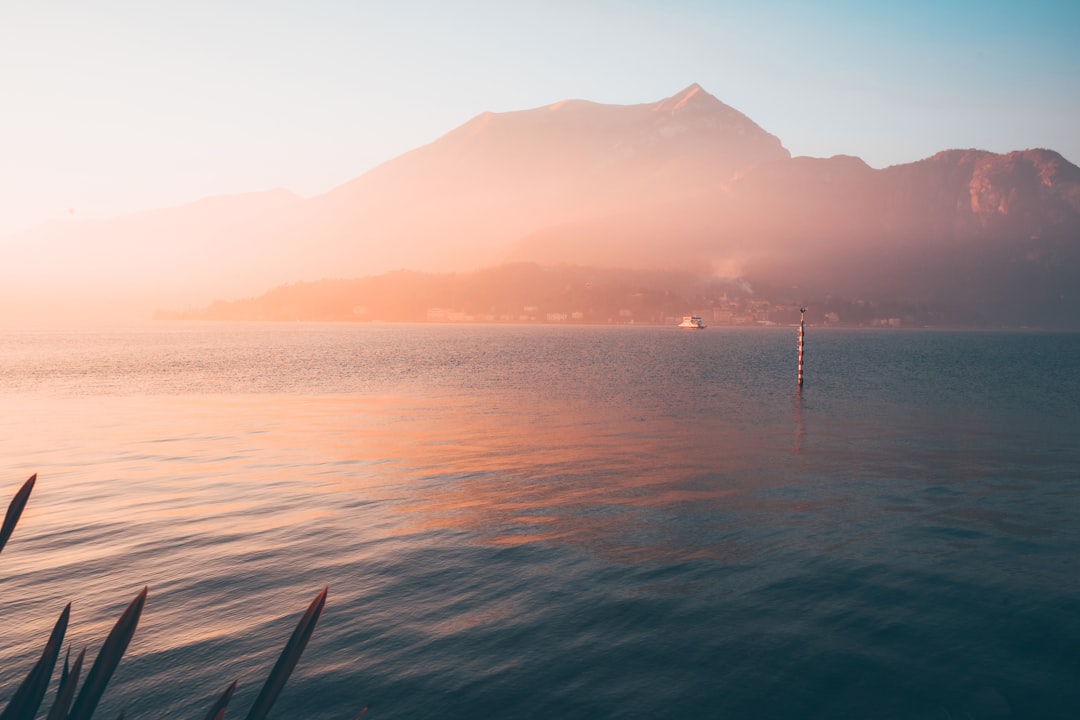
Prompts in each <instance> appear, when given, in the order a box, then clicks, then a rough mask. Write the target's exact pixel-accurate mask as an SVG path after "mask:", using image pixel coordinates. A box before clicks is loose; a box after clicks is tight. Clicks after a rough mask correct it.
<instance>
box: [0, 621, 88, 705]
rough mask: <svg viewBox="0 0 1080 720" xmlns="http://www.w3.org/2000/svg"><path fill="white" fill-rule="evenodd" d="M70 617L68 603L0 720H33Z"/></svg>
mask: <svg viewBox="0 0 1080 720" xmlns="http://www.w3.org/2000/svg"><path fill="white" fill-rule="evenodd" d="M70 617H71V603H68V604H67V607H65V608H64V611H63V612H61V613H60V617H59V618H57V620H56V624H55V625H53V629H52V633H50V634H49V640H48V642H46V643H45V649H44V650H42V652H41V657H40V658H39V659H38V661H37V663H35V664H34V667H33V669H32V670H31V671H30V674H29V675H27V676H26V679H25V680H23V682H22V685H20V686H19V689H18V690H16V691H15V695H13V696H12V698H11V702H9V703H8V706H7V707H6V708H5V709H4V712H3V713H2V714H0V720H33V718H34V716H35V715H36V714H37V711H38V707H39V706H40V705H41V701H42V700H43V699H44V698H45V691H46V690H47V689H48V687H49V680H50V679H51V678H52V674H53V668H55V667H56V659H57V658H58V657H60V646H61V645H63V644H64V633H65V632H67V626H68V619H69V618H70Z"/></svg>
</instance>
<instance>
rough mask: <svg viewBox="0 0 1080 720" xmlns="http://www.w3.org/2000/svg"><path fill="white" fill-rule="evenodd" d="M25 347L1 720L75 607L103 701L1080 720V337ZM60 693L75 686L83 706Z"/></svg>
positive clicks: (86, 341)
mask: <svg viewBox="0 0 1080 720" xmlns="http://www.w3.org/2000/svg"><path fill="white" fill-rule="evenodd" d="M795 350H796V330H795V329H793V328H776V329H744V330H737V329H724V328H709V329H708V330H705V331H703V332H686V331H678V330H676V329H675V328H656V327H652V328H631V327H597V328H581V327H502V326H489V327H483V326H424V325H415V326H389V325H385V326H378V325H376V326H356V325H315V324H313V325H280V326H277V325H255V324H252V325H224V324H222V325H186V324H175V325H174V324H154V325H146V326H137V327H129V328H114V329H109V330H94V331H82V332H62V331H41V332H29V331H25V330H21V331H15V330H8V331H2V330H0V501H2V503H3V504H4V505H6V503H7V501H8V499H9V498H10V497H11V496H12V495H13V494H14V492H15V490H16V489H17V488H18V486H19V484H20V483H21V482H22V481H23V480H24V479H25V478H26V477H28V476H29V475H30V474H31V473H33V472H37V473H39V480H38V484H37V487H36V488H35V490H34V493H33V495H32V497H31V499H30V503H29V506H28V508H27V511H26V512H25V514H24V515H23V518H22V520H21V522H20V524H19V527H18V528H17V529H16V531H15V534H14V536H13V538H12V540H11V541H10V542H9V543H8V545H7V547H6V548H5V549H4V551H3V553H2V555H0V604H2V607H3V617H4V619H5V622H4V627H5V630H4V632H5V639H6V642H5V643H3V644H2V646H0V702H6V700H7V698H8V697H10V695H11V693H12V692H13V691H14V687H15V685H16V683H17V682H18V680H19V679H20V678H21V677H22V676H23V675H25V673H26V672H27V671H28V670H29V668H30V666H31V665H32V664H33V662H34V660H35V659H36V657H37V655H38V654H39V653H40V649H41V646H42V645H43V643H44V640H45V638H46V637H47V636H48V632H49V629H50V628H51V626H52V623H53V622H54V621H55V619H56V616H57V615H58V614H59V612H60V610H61V609H62V608H63V606H64V604H65V603H66V602H67V601H69V600H71V601H73V603H74V606H73V615H72V624H71V628H70V629H69V633H68V638H69V642H70V644H71V647H72V648H73V650H74V652H78V650H79V649H81V648H82V647H88V648H89V649H90V653H91V654H93V653H96V652H97V649H98V648H99V647H100V645H101V642H102V641H103V639H104V636H105V635H106V634H107V632H108V629H109V627H111V625H112V623H113V622H114V621H115V619H116V617H117V616H119V614H120V612H121V611H122V609H123V608H124V606H126V604H127V603H128V602H129V601H130V600H131V599H132V598H133V597H134V596H135V594H136V593H137V592H138V591H139V590H140V589H141V588H142V587H143V586H144V585H147V586H149V588H150V591H149V600H148V603H147V606H146V610H145V612H144V614H143V617H142V621H141V623H140V625H139V628H138V631H137V633H136V635H135V638H134V640H133V641H132V644H131V646H130V649H129V650H128V654H127V655H126V656H125V659H124V661H123V663H122V664H121V666H120V669H119V671H118V672H117V675H116V676H115V678H114V680H113V683H112V684H111V685H110V688H109V690H108V692H107V693H106V695H105V698H104V701H103V703H102V706H101V712H100V714H101V716H102V717H115V716H116V715H117V714H118V713H119V711H120V709H124V710H125V711H126V716H127V717H128V718H165V717H169V718H172V717H177V718H179V717H188V718H201V717H202V716H203V715H205V713H206V710H207V709H208V707H209V705H210V703H211V701H212V698H213V697H215V696H216V695H217V694H219V693H220V692H221V691H222V690H223V689H224V688H225V686H226V685H227V684H228V683H229V682H231V681H232V680H233V679H238V680H239V682H240V686H239V690H238V691H237V695H236V697H235V698H234V700H233V703H232V705H231V707H232V711H231V712H230V717H231V716H232V715H236V716H237V717H242V715H243V714H244V713H246V712H247V709H248V707H249V705H250V703H251V700H252V699H253V697H254V694H255V693H256V692H257V691H258V689H259V687H260V686H261V684H262V682H263V680H264V679H265V677H266V675H267V674H268V673H269V670H270V668H271V666H272V665H273V663H274V660H275V659H276V656H277V654H278V652H279V651H280V649H281V647H282V646H283V645H284V643H285V641H286V640H287V639H288V636H289V634H290V633H291V632H292V629H293V627H294V625H295V623H296V621H297V619H298V618H299V616H300V614H301V613H302V612H303V610H304V608H305V607H306V606H307V604H308V603H309V602H310V601H311V599H312V598H313V597H314V596H315V595H316V594H317V593H318V592H319V590H321V589H322V588H323V587H324V586H329V600H328V603H327V606H326V610H325V612H324V614H323V616H322V619H321V620H320V622H319V625H318V628H317V630H316V631H315V635H314V636H313V638H312V640H311V643H310V644H309V646H308V649H307V651H306V653H305V655H304V657H303V659H302V660H301V662H300V665H299V666H298V668H297V671H296V673H295V674H294V675H293V677H292V679H291V680H290V681H289V684H288V685H287V686H286V688H285V691H284V693H283V694H282V696H281V698H280V699H279V701H278V703H277V705H276V706H275V712H274V713H273V717H279V718H297V717H302V718H339V719H345V720H348V719H349V718H352V717H353V716H354V715H355V714H356V713H357V712H358V711H359V710H360V709H361V708H362V707H364V706H369V707H370V710H369V711H368V713H367V714H366V715H365V716H364V717H365V720H367V718H424V717H446V718H459V717H460V718H475V719H479V718H534V717H536V718H538V717H548V718H556V717H557V718H637V717H641V718H646V717H647V718H843V717H852V718H919V719H922V718H941V719H942V720H949V719H950V718H955V719H957V720H959V719H960V718H1002V717H1017V718H1076V717H1078V716H1080V689H1078V688H1080V683H1078V682H1077V680H1078V679H1080V335H1075V334H1073V335H1067V334H1066V335H1059V334H1040V333H989V332H985V333H983V332H980V333H976V332H965V333H949V332H931V331H895V330H894V331H851V330H848V331H844V330H828V329H817V328H810V329H809V330H808V341H807V362H806V377H807V380H806V386H805V387H804V389H803V390H802V392H801V393H798V392H796V388H795ZM50 697H51V695H50Z"/></svg>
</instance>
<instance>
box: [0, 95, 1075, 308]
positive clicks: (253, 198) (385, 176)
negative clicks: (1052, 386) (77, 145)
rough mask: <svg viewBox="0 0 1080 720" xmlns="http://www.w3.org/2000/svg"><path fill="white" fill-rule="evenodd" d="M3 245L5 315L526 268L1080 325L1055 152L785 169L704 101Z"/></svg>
mask: <svg viewBox="0 0 1080 720" xmlns="http://www.w3.org/2000/svg"><path fill="white" fill-rule="evenodd" d="M4 248H5V249H4V250H3V252H4V254H5V257H4V258H3V263H2V264H0V265H2V266H0V281H2V282H3V290H0V316H12V315H15V314H24V313H26V312H32V309H33V308H34V307H42V308H45V307H47V306H49V305H51V306H53V307H54V308H55V309H57V310H61V311H64V312H72V313H74V312H76V310H81V311H83V312H86V313H100V312H105V311H110V312H111V311H115V310H116V309H117V308H120V307H124V306H126V307H127V308H129V310H130V309H131V308H138V309H139V311H140V312H141V314H142V315H143V316H146V315H148V314H149V313H150V312H152V311H153V309H154V308H155V307H171V308H183V307H185V306H205V305H207V304H209V303H210V302H211V301H212V300H215V299H236V298H242V297H253V296H257V295H259V294H260V293H263V292H265V291H267V290H268V289H269V288H272V287H276V286H280V285H282V284H284V283H293V282H300V281H307V282H310V281H317V280H319V279H321V278H360V277H365V276H375V275H382V274H384V273H387V272H389V271H392V270H397V269H408V270H413V271H422V272H424V273H429V274H430V273H448V272H459V273H461V272H466V271H472V270H475V269H477V268H480V267H490V266H493V265H498V264H500V263H511V262H513V263H522V262H527V263H539V264H541V265H568V266H588V267H592V268H605V267H609V268H624V269H651V270H654V271H658V272H659V271H664V272H666V271H672V270H674V271H679V272H689V273H692V274H696V275H697V276H700V277H701V278H703V279H709V278H712V279H714V280H717V281H722V282H729V281H730V282H736V281H738V282H741V283H744V284H746V285H747V286H748V287H752V288H753V289H754V291H755V292H756V293H757V295H758V296H760V297H762V298H766V297H767V298H768V299H769V300H772V301H773V302H776V303H790V304H799V303H818V304H819V305H823V304H825V303H826V302H835V301H836V300H837V299H843V301H844V302H850V303H858V302H864V303H879V304H881V303H884V304H886V305H890V306H894V307H898V308H909V309H910V313H911V314H912V316H914V315H919V316H920V317H924V318H931V319H933V318H937V319H939V320H940V321H941V322H942V323H943V324H950V323H951V324H990V325H997V324H1005V325H1039V326H1051V327H1078V326H1080V322H1078V321H1075V320H1073V319H1072V315H1073V313H1071V311H1070V308H1071V305H1073V304H1075V301H1076V300H1078V299H1080V298H1078V297H1077V296H1078V294H1080V293H1078V290H1077V289H1076V288H1078V287H1080V282H1078V281H1080V168H1077V167H1076V166H1075V165H1073V164H1071V163H1070V162H1068V161H1067V160H1066V159H1065V158H1063V157H1061V156H1060V155H1058V154H1057V153H1055V152H1053V151H1051V150H1042V149H1034V150H1023V151H1017V152H1012V153H1008V154H995V153H990V152H984V151H978V150H946V151H944V152H941V153H938V154H937V155H934V156H933V157H930V158H926V159H923V160H919V161H917V162H913V163H908V164H904V165H896V166H892V167H889V168H885V169H881V170H878V169H874V168H871V167H869V166H868V165H866V164H865V163H864V162H862V161H861V160H860V159H858V158H855V157H847V156H836V157H832V158H809V157H791V155H790V153H789V152H788V151H787V150H786V149H785V148H784V147H783V145H782V144H781V142H780V140H779V139H777V138H776V137H774V136H772V135H770V134H769V133H767V132H766V131H765V130H763V129H762V128H760V127H759V126H758V125H756V124H755V123H754V122H753V121H752V120H750V119H749V118H748V117H746V116H745V115H743V114H742V113H740V112H738V111H737V110H735V109H733V108H731V107H729V106H727V105H725V104H724V103H722V102H721V101H719V100H718V99H717V98H715V97H713V96H712V95H710V94H708V93H707V92H706V91H705V90H704V89H702V88H701V87H699V86H698V85H691V86H690V87H688V88H686V89H685V90H683V91H681V92H679V93H677V94H676V95H673V96H672V97H670V98H666V99H664V100H661V101H659V102H656V103H649V104H641V105H630V106H619V105H603V104H598V103H593V102H588V101H585V100H567V101H562V102H558V103H555V104H552V105H548V106H544V107H540V108H535V109H531V110H523V111H517V112H507V113H483V114H481V115H478V116H477V117H475V118H473V119H472V120H470V121H469V122H467V123H465V124H464V125H462V126H460V127H458V128H456V129H454V130H452V131H450V132H449V133H447V134H446V135H444V136H442V137H441V138H439V139H437V140H436V141H434V142H432V143H431V144H429V145H426V146H423V147H420V148H417V149H416V150H413V151H411V152H408V153H405V154H404V155H401V156H399V157H397V158H395V159H393V160H390V161H388V162H386V163H384V164H383V165H381V166H379V167H377V168H375V169H373V170H371V171H369V172H367V173H365V174H363V175H361V176H360V177H358V178H356V179H355V180H353V181H351V182H348V183H346V184H344V185H342V186H340V187H338V188H335V189H334V190H332V191H331V192H329V193H327V194H325V195H322V196H319V197H315V198H310V199H301V198H299V197H296V196H294V195H292V194H290V193H287V192H284V191H274V192H270V193H255V194H251V195H244V196H229V197H219V198H210V199H207V200H204V201H200V202H197V203H193V204H192V205H189V206H184V207H180V208H174V209H169V210H161V211H156V212H151V213H142V214H139V215H133V216H129V217H123V218H117V219H114V220H109V221H103V222H97V223H70V224H66V225H60V226H53V227H50V228H43V229H40V230H38V231H35V232H33V233H28V234H25V235H23V236H20V237H18V238H15V239H14V242H8V243H7V244H5V245H4ZM125 304H126V305H125ZM65 308H67V309H66V310H65ZM688 311H689V310H688Z"/></svg>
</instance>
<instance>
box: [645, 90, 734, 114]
mask: <svg viewBox="0 0 1080 720" xmlns="http://www.w3.org/2000/svg"><path fill="white" fill-rule="evenodd" d="M718 105H719V106H722V105H723V103H721V102H720V101H719V100H717V99H716V98H715V97H713V96H712V95H710V94H709V93H707V92H706V91H705V88H703V87H701V86H700V85H698V84H697V83H693V84H691V85H689V86H687V87H685V88H683V89H682V90H681V91H679V92H677V93H675V94H674V95H672V96H671V97H669V98H666V99H664V100H661V101H660V102H658V103H656V105H655V106H654V107H653V111H654V112H659V113H672V114H674V113H677V112H679V111H680V110H683V109H684V108H688V107H709V106H712V107H715V106H718Z"/></svg>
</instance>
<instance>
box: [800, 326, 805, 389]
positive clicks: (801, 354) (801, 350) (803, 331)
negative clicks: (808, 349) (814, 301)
mask: <svg viewBox="0 0 1080 720" xmlns="http://www.w3.org/2000/svg"><path fill="white" fill-rule="evenodd" d="M799 313H800V314H799V387H800V388H801V387H802V360H803V339H804V338H805V337H806V308H799Z"/></svg>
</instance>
